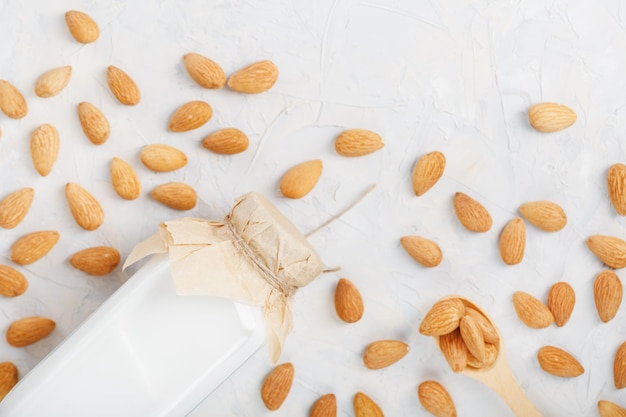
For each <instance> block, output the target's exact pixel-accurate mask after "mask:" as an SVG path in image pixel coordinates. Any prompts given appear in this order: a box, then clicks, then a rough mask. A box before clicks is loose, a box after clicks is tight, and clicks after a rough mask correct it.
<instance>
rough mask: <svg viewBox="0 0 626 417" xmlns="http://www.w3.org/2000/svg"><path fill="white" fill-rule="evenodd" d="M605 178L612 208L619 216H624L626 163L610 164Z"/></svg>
mask: <svg viewBox="0 0 626 417" xmlns="http://www.w3.org/2000/svg"><path fill="white" fill-rule="evenodd" d="M606 180H607V181H606V182H607V188H608V190H609V199H610V200H611V204H612V205H613V208H614V209H615V211H616V212H617V214H619V215H620V216H626V165H624V164H614V165H612V166H611V168H609V173H608V174H607V177H606Z"/></svg>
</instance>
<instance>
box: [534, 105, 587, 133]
mask: <svg viewBox="0 0 626 417" xmlns="http://www.w3.org/2000/svg"><path fill="white" fill-rule="evenodd" d="M528 121H529V122H530V125H531V126H532V127H534V128H535V129H536V130H538V131H540V132H544V133H549V132H558V131H559V130H563V129H565V128H567V127H570V126H571V125H573V124H574V122H575V121H576V113H574V111H573V110H572V109H570V108H569V107H567V106H564V105H562V104H557V103H549V102H546V103H538V104H535V105H533V106H532V107H531V108H530V109H528Z"/></svg>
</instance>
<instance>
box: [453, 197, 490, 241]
mask: <svg viewBox="0 0 626 417" xmlns="http://www.w3.org/2000/svg"><path fill="white" fill-rule="evenodd" d="M454 212H455V213H456V217H457V218H458V219H459V221H460V222H461V224H462V225H463V226H464V227H465V228H466V229H467V230H469V231H472V232H476V233H484V232H487V231H488V230H489V229H491V226H492V224H493V220H492V219H491V215H490V214H489V212H488V211H487V209H486V208H485V207H483V205H482V204H480V203H479V202H478V201H476V200H474V199H473V198H472V197H470V196H468V195H467V194H463V193H461V192H457V193H456V194H454Z"/></svg>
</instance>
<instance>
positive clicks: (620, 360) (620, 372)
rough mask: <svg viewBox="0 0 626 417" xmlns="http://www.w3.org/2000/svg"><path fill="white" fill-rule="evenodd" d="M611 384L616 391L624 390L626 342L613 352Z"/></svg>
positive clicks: (625, 383)
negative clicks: (612, 383) (613, 384)
mask: <svg viewBox="0 0 626 417" xmlns="http://www.w3.org/2000/svg"><path fill="white" fill-rule="evenodd" d="M613 382H614V383H615V388H617V389H622V388H626V342H624V343H622V344H621V345H620V346H619V348H617V351H616V352H615V359H614V360H613Z"/></svg>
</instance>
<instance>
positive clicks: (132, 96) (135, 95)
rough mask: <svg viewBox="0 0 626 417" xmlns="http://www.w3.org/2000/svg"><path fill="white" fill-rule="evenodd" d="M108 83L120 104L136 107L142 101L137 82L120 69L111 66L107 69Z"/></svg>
mask: <svg viewBox="0 0 626 417" xmlns="http://www.w3.org/2000/svg"><path fill="white" fill-rule="evenodd" d="M107 83H108V84H109V88H110V89H111V92H112V93H113V95H114V96H115V98H116V99H118V100H119V102H120V103H122V104H125V105H127V106H134V105H135V104H137V103H139V101H140V100H141V93H140V92H139V87H137V84H135V81H133V79H132V78H130V76H129V75H128V74H126V73H125V72H124V71H122V70H121V69H119V68H118V67H115V66H113V65H109V67H108V68H107Z"/></svg>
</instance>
